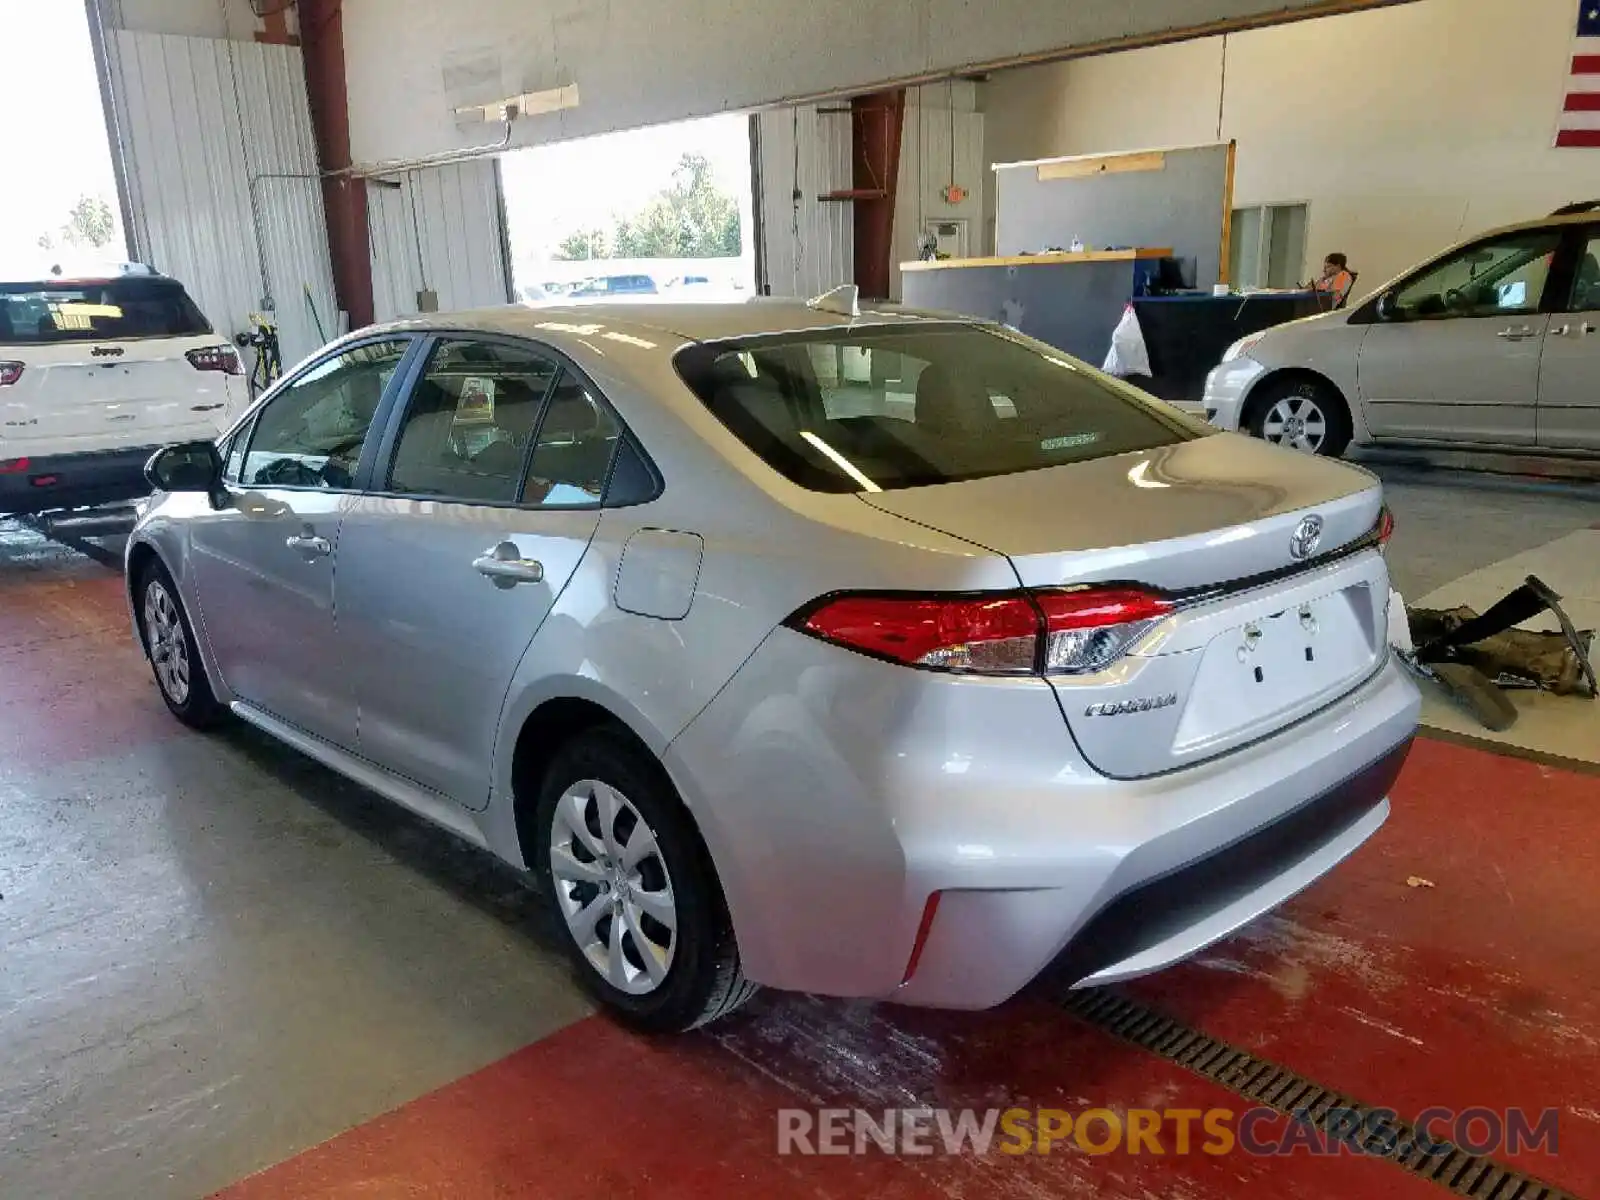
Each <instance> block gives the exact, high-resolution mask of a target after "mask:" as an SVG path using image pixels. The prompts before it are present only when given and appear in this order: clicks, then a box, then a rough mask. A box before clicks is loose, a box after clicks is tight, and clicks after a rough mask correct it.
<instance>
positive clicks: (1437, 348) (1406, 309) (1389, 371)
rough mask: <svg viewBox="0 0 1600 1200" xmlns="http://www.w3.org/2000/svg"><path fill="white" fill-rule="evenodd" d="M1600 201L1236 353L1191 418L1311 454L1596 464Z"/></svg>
mask: <svg viewBox="0 0 1600 1200" xmlns="http://www.w3.org/2000/svg"><path fill="white" fill-rule="evenodd" d="M1597 379H1600V203H1597V204H1595V205H1573V206H1571V208H1570V209H1568V210H1563V211H1562V212H1561V213H1559V214H1557V215H1554V216H1551V217H1548V218H1546V219H1544V220H1540V221H1531V222H1527V223H1524V224H1520V225H1513V226H1509V227H1507V228H1504V229H1498V230H1495V231H1493V232H1491V233H1486V234H1482V235H1480V236H1478V237H1475V238H1473V239H1471V240H1470V241H1467V242H1463V243H1462V244H1460V245H1458V246H1456V247H1454V248H1453V249H1451V250H1449V251H1447V252H1445V253H1444V254H1442V255H1440V256H1439V257H1438V258H1436V259H1434V260H1432V261H1431V262H1429V263H1426V264H1424V265H1423V266H1420V267H1417V268H1416V269H1414V270H1412V271H1408V272H1407V273H1406V274H1404V275H1402V276H1401V277H1400V278H1398V279H1396V280H1395V281H1394V282H1392V283H1390V284H1388V285H1387V286H1385V287H1383V288H1380V289H1379V290H1378V291H1377V292H1376V293H1374V294H1373V295H1372V296H1370V297H1369V298H1368V299H1366V301H1365V302H1363V303H1360V304H1356V305H1353V306H1352V307H1350V308H1349V309H1347V310H1344V311H1340V312H1333V313H1324V314H1321V315H1319V316H1314V317H1308V318H1306V319H1305V320H1301V321H1293V322H1290V323H1289V324H1287V325H1279V326H1276V327H1274V328H1272V329H1268V330H1266V331H1265V332H1262V333H1256V334H1251V335H1250V336H1249V337H1246V338H1243V339H1241V340H1240V341H1238V342H1236V343H1235V344H1234V345H1233V346H1231V347H1229V348H1228V351H1227V353H1226V354H1225V355H1224V356H1223V361H1222V363H1221V365H1219V366H1218V367H1217V368H1216V369H1215V370H1214V371H1213V372H1212V373H1211V375H1210V377H1209V378H1208V379H1207V381H1206V390H1205V398H1204V400H1203V401H1202V403H1201V404H1200V405H1198V406H1195V408H1196V409H1197V410H1203V412H1204V415H1205V417H1206V419H1207V420H1209V421H1211V422H1212V423H1213V424H1214V425H1216V426H1217V427H1218V428H1221V429H1230V430H1240V431H1243V432H1248V433H1251V434H1254V435H1255V436H1257V437H1261V438H1265V439H1266V440H1268V441H1271V442H1276V443H1278V444H1280V445H1284V446H1291V447H1293V448H1295V449H1297V450H1302V451H1305V452H1307V453H1312V454H1322V455H1332V456H1337V455H1339V454H1342V453H1344V451H1345V449H1346V447H1347V446H1349V445H1351V444H1355V445H1385V444H1394V445H1401V444H1410V445H1424V446H1435V447H1446V448H1460V449H1473V450H1500V451H1521V452H1524V453H1525V452H1528V451H1530V450H1532V451H1540V452H1552V453H1559V454H1574V455H1593V454H1600V387H1597V386H1596V384H1595V381H1596V380H1597Z"/></svg>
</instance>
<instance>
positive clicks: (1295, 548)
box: [1289, 514, 1322, 558]
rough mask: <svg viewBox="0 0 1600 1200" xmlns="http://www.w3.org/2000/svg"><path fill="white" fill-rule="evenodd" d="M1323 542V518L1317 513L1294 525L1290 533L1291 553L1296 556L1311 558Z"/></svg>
mask: <svg viewBox="0 0 1600 1200" xmlns="http://www.w3.org/2000/svg"><path fill="white" fill-rule="evenodd" d="M1321 542H1322V518H1321V517H1319V516H1316V515H1315V514H1313V515H1311V516H1309V517H1307V518H1306V519H1305V520H1304V521H1301V522H1300V524H1298V525H1296V526H1295V527H1294V532H1293V533H1291V534H1290V535H1289V553H1290V554H1291V555H1293V556H1294V557H1295V558H1310V557H1311V556H1312V555H1313V554H1315V553H1316V550H1317V546H1318V545H1319V544H1321Z"/></svg>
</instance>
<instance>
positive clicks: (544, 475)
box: [522, 371, 622, 508]
mask: <svg viewBox="0 0 1600 1200" xmlns="http://www.w3.org/2000/svg"><path fill="white" fill-rule="evenodd" d="M621 438H622V430H621V428H620V427H619V426H618V424H617V421H616V418H615V417H613V416H612V415H611V410H610V409H608V408H607V407H606V406H605V405H604V404H603V403H601V401H600V398H599V397H598V396H596V395H594V393H592V392H591V391H590V390H589V388H588V386H587V385H586V384H585V383H584V382H583V381H582V380H581V379H579V378H578V377H577V376H576V375H574V374H572V373H571V372H570V371H568V372H565V373H563V374H562V376H561V379H560V381H559V382H558V383H557V384H556V386H555V390H554V391H553V392H552V393H551V395H550V407H549V410H548V411H547V412H546V413H545V416H544V420H543V422H541V423H540V425H539V441H538V444H537V445H536V446H535V447H534V450H533V458H532V460H531V461H530V462H529V463H528V479H527V484H526V486H525V488H524V489H523V494H522V500H523V503H524V504H532V505H539V506H541V507H545V508H586V507H590V506H593V505H598V504H599V503H600V501H601V500H602V499H603V498H604V496H605V489H606V480H607V478H608V477H609V476H610V474H611V460H612V458H613V457H615V455H616V451H617V444H618V443H619V442H620V441H621Z"/></svg>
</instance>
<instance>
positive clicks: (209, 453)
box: [144, 442, 222, 504]
mask: <svg viewBox="0 0 1600 1200" xmlns="http://www.w3.org/2000/svg"><path fill="white" fill-rule="evenodd" d="M144 477H145V479H146V480H148V481H149V483H150V486H151V487H152V488H154V489H156V491H158V492H204V493H205V494H206V495H208V496H210V497H211V498H212V502H213V504H214V503H215V502H216V497H217V496H218V495H219V494H220V493H221V491H222V455H220V454H218V453H217V445H216V443H215V442H180V443H178V444H177V445H176V446H166V447H163V448H162V449H160V450H157V451H156V452H155V453H154V454H152V455H151V456H150V461H149V462H147V463H145V465H144Z"/></svg>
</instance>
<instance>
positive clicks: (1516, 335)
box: [1495, 325, 1533, 342]
mask: <svg viewBox="0 0 1600 1200" xmlns="http://www.w3.org/2000/svg"><path fill="white" fill-rule="evenodd" d="M1495 336H1496V337H1503V338H1505V339H1506V341H1508V342H1520V341H1522V340H1523V339H1524V338H1531V337H1532V336H1533V326H1531V325H1523V326H1521V327H1520V328H1518V327H1516V326H1512V328H1510V329H1502V330H1501V331H1500V332H1499V333H1497V334H1495Z"/></svg>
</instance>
